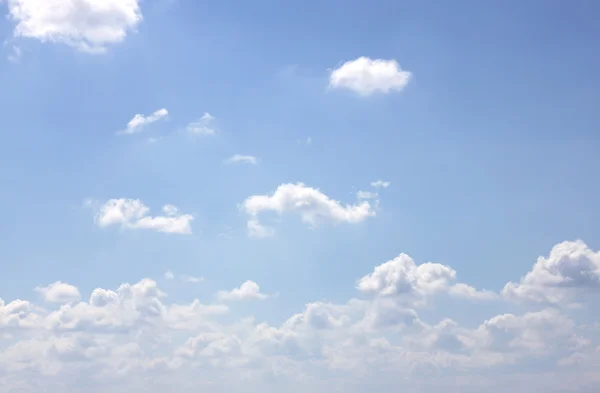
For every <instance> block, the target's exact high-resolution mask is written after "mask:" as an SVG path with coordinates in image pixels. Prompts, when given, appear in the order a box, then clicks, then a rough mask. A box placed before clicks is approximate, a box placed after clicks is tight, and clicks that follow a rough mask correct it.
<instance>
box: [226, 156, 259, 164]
mask: <svg viewBox="0 0 600 393" xmlns="http://www.w3.org/2000/svg"><path fill="white" fill-rule="evenodd" d="M225 162H226V163H228V164H236V163H242V164H250V165H256V164H258V159H257V158H256V157H254V156H245V155H241V154H235V155H233V156H231V157H229V158H228V159H227V160H226V161H225Z"/></svg>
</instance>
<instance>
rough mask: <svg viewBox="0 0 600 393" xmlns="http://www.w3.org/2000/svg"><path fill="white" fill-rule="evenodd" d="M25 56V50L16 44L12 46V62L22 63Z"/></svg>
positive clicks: (10, 58)
mask: <svg viewBox="0 0 600 393" xmlns="http://www.w3.org/2000/svg"><path fill="white" fill-rule="evenodd" d="M22 57H23V51H22V50H21V48H19V47H18V46H16V45H13V46H12V49H11V51H10V53H9V54H8V61H10V62H11V63H20V62H21V58H22Z"/></svg>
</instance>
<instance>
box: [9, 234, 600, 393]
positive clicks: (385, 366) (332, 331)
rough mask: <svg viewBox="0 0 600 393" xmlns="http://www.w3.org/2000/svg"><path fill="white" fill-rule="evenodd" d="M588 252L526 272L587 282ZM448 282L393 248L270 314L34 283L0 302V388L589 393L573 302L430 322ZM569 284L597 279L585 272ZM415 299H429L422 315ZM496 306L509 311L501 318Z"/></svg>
mask: <svg viewBox="0 0 600 393" xmlns="http://www.w3.org/2000/svg"><path fill="white" fill-rule="evenodd" d="M595 255H597V254H596V253H595V252H594V251H591V250H589V248H588V247H587V246H586V245H585V244H583V243H581V242H568V243H563V244H560V245H557V246H556V247H555V248H554V249H553V250H552V252H551V253H550V256H549V257H544V258H540V260H538V262H537V263H536V264H535V265H534V268H533V269H532V272H533V271H536V272H537V271H540V270H544V271H551V272H552V274H551V275H552V276H560V277H562V278H563V279H565V278H566V277H580V276H584V277H586V276H588V272H589V271H594V269H592V268H591V267H590V266H591V265H592V262H589V260H590V258H591V260H592V261H594V263H595V260H594V258H595ZM557 260H560V263H559V265H560V268H556V269H554V268H552V267H551V266H555V262H550V261H557ZM584 260H587V261H588V262H585V261H584ZM540 264H541V265H543V266H545V268H544V269H541V268H539V267H537V266H539V265H540ZM557 271H558V272H560V274H559V273H557ZM567 272H568V274H567ZM576 272H579V273H576ZM544 276H545V274H544ZM456 277H457V273H456V271H455V270H454V269H452V268H451V267H449V266H447V265H443V264H438V263H432V262H425V263H421V264H417V263H415V262H414V261H413V259H412V258H410V257H409V256H408V255H406V254H400V255H399V256H398V257H396V258H394V259H392V260H390V261H388V262H384V263H382V264H380V265H378V266H375V267H374V268H373V270H372V271H371V272H370V273H367V274H365V275H364V276H363V277H362V278H359V279H358V280H357V287H358V290H359V291H357V292H356V295H357V297H355V298H350V299H348V300H346V301H342V302H328V301H312V302H308V303H307V304H306V305H305V306H304V307H303V308H301V309H299V310H297V312H296V313H290V314H289V315H288V316H287V317H285V318H283V319H282V320H280V321H279V322H278V321H270V322H265V321H262V320H257V319H255V318H253V317H252V316H251V315H248V314H247V313H246V311H243V310H242V312H241V313H233V310H230V309H229V307H228V306H227V305H224V304H214V303H213V304H211V303H210V302H201V301H200V300H198V299H195V300H192V301H189V302H182V303H178V302H172V301H169V298H170V297H169V296H168V295H167V294H166V293H165V292H164V291H163V290H161V289H160V288H159V286H158V284H157V283H156V282H155V281H154V280H152V279H149V278H146V279H142V280H140V281H139V282H137V283H125V284H122V285H120V286H118V287H117V288H115V289H105V288H96V289H94V290H92V291H91V292H90V293H89V294H88V295H87V296H85V299H83V300H82V299H81V298H80V297H81V296H80V295H79V290H78V289H77V288H76V287H74V286H72V285H68V284H63V283H60V282H58V283H54V284H50V285H47V286H40V287H38V288H37V291H38V292H40V293H42V294H43V295H44V296H43V299H42V300H43V301H42V302H40V303H39V304H38V303H35V302H33V303H32V302H30V301H27V300H19V299H15V300H12V301H7V300H2V299H0V337H2V339H1V340H0V390H1V391H6V392H11V391H15V392H16V391H18V392H24V393H29V392H38V391H47V392H51V393H54V392H63V391H69V392H74V393H79V392H90V391H91V392H93V393H96V392H97V393H100V392H104V391H111V392H118V393H121V392H123V393H124V392H142V391H143V392H150V393H162V392H175V391H177V392H182V393H191V392H196V391H198V389H199V388H201V390H202V391H204V392H209V393H221V392H229V391H236V392H247V393H250V392H256V391H261V392H272V393H275V392H279V391H292V392H297V393H302V392H306V391H311V392H316V393H325V392H331V391H343V392H353V393H361V392H365V391H375V392H391V391H398V390H402V391H409V392H416V391H418V392H424V393H441V392H448V391H451V392H472V393H475V392H480V391H489V392H494V393H495V392H498V393H500V392H505V391H512V392H516V393H526V392H530V391H545V392H553V393H559V392H562V393H564V392H567V393H580V392H584V393H592V392H596V391H598V389H599V388H600V377H599V376H598V374H597V370H598V366H600V349H599V348H600V320H598V315H596V314H593V313H591V314H590V313H588V314H589V315H588V316H587V317H586V323H585V324H584V323H581V321H579V318H581V315H582V314H581V313H578V312H579V311H580V310H577V309H571V308H564V307H554V306H553V305H552V304H549V303H546V304H536V303H529V304H533V305H535V307H533V308H531V309H520V310H519V311H518V312H515V310H514V307H511V303H510V302H502V301H501V302H499V303H496V306H495V307H494V310H493V311H492V310H490V309H488V306H487V305H484V304H481V303H471V306H473V305H475V306H477V305H479V307H482V308H481V309H480V310H479V311H478V312H477V313H476V314H477V315H482V316H483V317H481V319H480V321H479V322H475V323H473V320H472V319H471V320H470V321H469V322H468V323H461V321H460V319H461V318H460V315H461V314H462V313H456V312H455V311H456V310H453V309H450V308H439V311H440V313H438V314H437V315H438V316H437V317H433V316H432V315H431V313H430V312H427V311H426V310H428V309H431V307H435V302H436V301H437V300H436V299H437V298H439V297H441V296H454V294H455V293H460V294H461V297H459V298H458V299H457V300H458V301H460V300H461V299H463V300H464V297H465V296H466V297H469V296H471V295H473V294H474V293H475V294H476V293H479V292H478V291H475V290H474V289H472V288H471V287H469V286H468V285H467V284H461V283H458V284H457V283H455V280H456ZM526 277H527V276H526ZM526 281H527V282H530V281H531V280H525V279H523V280H522V282H521V284H520V285H521V287H523V286H524V285H525V282H526ZM567 281H571V280H567ZM550 282H551V283H552V285H546V284H547V280H542V281H541V283H543V285H541V284H540V281H535V283H536V285H535V288H536V291H537V292H543V291H549V292H550V293H552V292H553V291H555V290H556V289H557V288H559V289H565V290H566V289H570V288H572V286H573V285H571V286H566V287H561V286H560V285H559V286H556V280H555V279H552V280H550ZM348 284H349V285H351V283H348ZM532 285H533V284H532ZM577 285H578V286H579V287H583V288H589V287H593V286H594V285H596V284H595V283H594V281H593V280H590V279H588V278H586V279H580V281H578V282H577ZM537 292H536V293H537ZM219 294H220V295H219V297H218V298H220V300H224V299H227V300H242V299H247V298H254V299H261V298H265V297H266V295H264V294H262V293H261V291H260V288H259V286H258V285H257V284H256V283H254V282H252V281H247V282H245V283H244V284H242V285H241V286H240V287H238V288H235V289H234V290H231V291H221V292H219ZM578 294H579V292H577V291H575V292H573V293H572V294H570V295H572V296H574V297H577V296H578ZM594 295H595V296H598V293H597V292H596V293H594ZM487 296H488V295H485V296H484V295H476V296H474V297H482V298H487ZM424 299H427V300H430V302H429V303H428V304H427V308H426V309H423V308H422V307H423V306H424V303H423V300H424ZM48 301H50V302H48ZM595 302H597V299H595V298H593V299H591V303H585V304H582V306H583V307H592V306H593V303H595ZM233 306H234V304H232V307H233ZM265 306H266V305H265ZM271 306H272V305H269V306H266V307H271ZM497 307H508V308H511V309H510V310H506V311H504V312H502V311H501V312H500V313H498V311H497ZM440 314H441V315H440ZM452 315H455V316H456V315H458V316H459V318H458V319H456V320H455V319H452ZM463 317H464V315H463ZM533 364H535V366H536V367H535V368H532V367H530V366H531V365H533ZM524 370H529V371H527V372H525V371H524Z"/></svg>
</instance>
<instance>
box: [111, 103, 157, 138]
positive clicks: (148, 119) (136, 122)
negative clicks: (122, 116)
mask: <svg viewBox="0 0 600 393" xmlns="http://www.w3.org/2000/svg"><path fill="white" fill-rule="evenodd" d="M168 115H169V111H168V110H166V109H165V108H161V109H159V110H157V111H154V113H152V114H151V115H148V116H144V115H142V114H139V113H138V114H135V115H134V116H133V118H132V119H131V120H129V123H127V127H126V128H125V129H124V130H122V131H120V132H119V134H136V133H138V132H142V130H143V129H144V128H145V127H147V126H148V125H150V124H152V123H155V122H157V121H159V120H161V119H164V118H166V117H167V116H168Z"/></svg>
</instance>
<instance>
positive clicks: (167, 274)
mask: <svg viewBox="0 0 600 393" xmlns="http://www.w3.org/2000/svg"><path fill="white" fill-rule="evenodd" d="M174 278H175V275H174V274H173V272H172V271H170V270H167V271H166V272H165V279H167V280H173V279H174Z"/></svg>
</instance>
